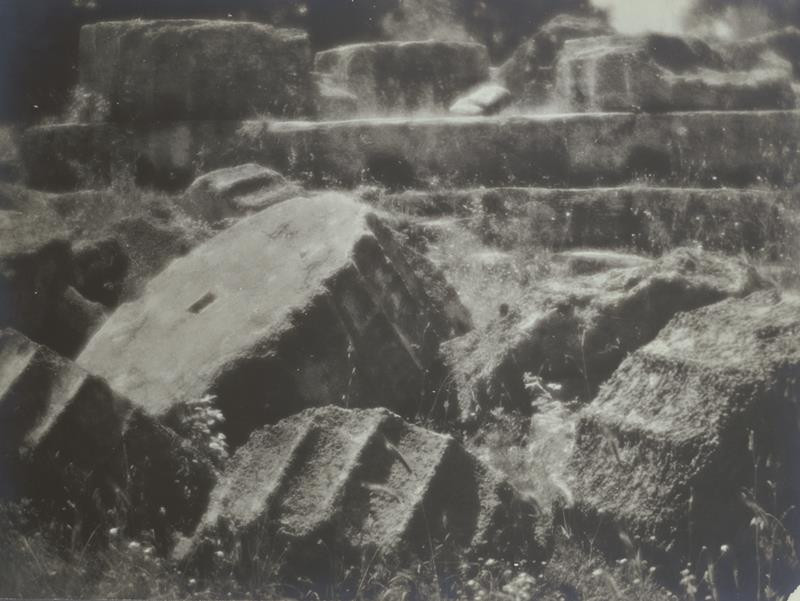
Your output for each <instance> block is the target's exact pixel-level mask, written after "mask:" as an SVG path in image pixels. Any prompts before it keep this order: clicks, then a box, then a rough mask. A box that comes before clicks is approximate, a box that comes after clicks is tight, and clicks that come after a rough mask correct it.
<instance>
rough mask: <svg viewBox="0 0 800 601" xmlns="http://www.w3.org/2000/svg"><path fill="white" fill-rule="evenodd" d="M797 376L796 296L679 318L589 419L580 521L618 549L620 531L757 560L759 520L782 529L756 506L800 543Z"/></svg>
mask: <svg viewBox="0 0 800 601" xmlns="http://www.w3.org/2000/svg"><path fill="white" fill-rule="evenodd" d="M798 374H800V303H799V302H798V299H797V298H796V297H793V296H789V295H787V296H783V297H782V296H781V295H780V294H779V293H778V292H776V291H764V292H758V293H755V294H752V295H750V296H748V297H747V298H744V299H729V300H727V301H724V302H721V303H718V304H715V305H711V306H709V307H706V308H703V309H700V310H697V311H693V312H690V313H683V314H681V315H679V316H677V317H675V318H674V319H673V320H672V321H671V322H670V324H669V325H668V326H667V327H666V328H665V329H664V330H663V331H662V332H661V333H660V334H659V336H658V337H657V338H656V339H655V340H654V341H653V342H651V343H650V344H648V345H647V346H645V347H644V348H642V349H640V350H639V351H638V352H636V353H634V354H633V355H631V356H630V357H629V358H628V359H626V360H625V362H624V363H623V364H622V365H621V366H620V368H619V369H618V370H617V371H616V373H615V374H614V376H613V378H612V379H611V380H610V381H609V382H608V383H607V384H606V385H605V386H604V387H603V389H602V390H601V392H600V394H599V396H598V397H597V399H596V400H595V401H594V402H593V403H592V404H591V405H590V406H589V407H588V408H587V409H586V410H585V411H584V412H583V415H582V417H581V420H580V422H579V424H578V428H577V438H576V446H575V451H574V455H573V457H572V459H571V462H570V466H571V467H570V472H571V486H572V487H573V488H574V493H575V496H576V499H577V502H578V507H577V509H578V512H579V513H582V514H583V515H584V517H585V518H588V519H589V520H590V521H593V522H595V523H597V520H599V521H600V522H602V523H603V524H604V527H608V528H609V530H610V532H609V533H608V536H607V538H606V540H605V543H609V542H610V543H611V544H612V546H613V543H614V541H615V540H617V541H618V538H617V536H616V534H615V533H614V530H615V529H621V530H623V531H625V532H627V533H628V535H629V536H638V537H640V540H641V541H644V544H645V545H648V546H651V547H660V548H661V549H662V550H663V549H666V550H669V551H671V553H673V554H674V555H678V556H680V555H682V554H683V555H684V557H685V556H687V555H688V553H689V552H696V551H697V550H698V549H699V548H700V547H701V546H702V545H705V546H707V547H708V548H709V549H711V550H712V552H715V551H716V550H717V549H719V548H720V545H722V544H726V545H729V546H731V548H732V549H733V550H734V551H735V552H737V553H738V552H739V551H741V552H743V553H744V554H745V555H747V554H748V553H749V554H752V549H753V548H754V546H753V545H754V543H753V541H752V539H751V538H750V536H751V535H752V533H753V532H754V529H753V527H752V525H751V520H752V519H753V518H754V517H755V518H757V519H770V520H771V519H777V518H765V516H764V515H763V514H761V513H760V512H759V511H758V510H756V511H755V513H754V511H753V509H754V508H755V506H756V505H761V506H762V507H764V509H765V510H766V511H768V512H769V513H770V514H772V515H773V516H784V517H787V518H788V521H787V522H786V527H787V528H788V531H790V532H797V527H798V518H797V516H796V515H791V514H793V513H794V512H789V513H788V514H784V513H783V512H784V511H785V510H786V509H787V508H788V507H790V506H792V505H794V506H796V505H797V503H798V501H800V486H798V483H799V481H798V479H797V474H798V469H800V464H798V458H800V453H799V451H800V449H799V448H798V443H799V442H800V435H798V421H797V415H798V399H800V388H798V384H799V383H800V380H798ZM772 526H774V524H766V523H763V522H762V523H761V525H760V526H758V525H756V527H759V528H765V527H767V528H771V527H772ZM590 528H593V526H590ZM592 531H594V530H592ZM748 531H749V532H750V533H751V534H750V535H748ZM594 532H595V534H596V531H594ZM650 537H653V538H652V539H651V538H650ZM598 540H599V539H598ZM648 541H651V542H648ZM748 541H749V542H748ZM741 544H744V548H743V549H739V548H738V546H739V545H741ZM777 549H778V547H776V553H778V555H777V556H776V557H775V559H776V560H777V562H778V563H779V562H780V561H782V560H783V559H788V555H787V556H781V553H782V551H777ZM750 557H751V559H752V555H750ZM739 559H740V564H739V570H740V578H741V582H742V583H743V584H744V586H750V583H751V582H753V581H752V580H748V578H747V576H746V575H745V574H746V572H745V571H744V570H745V563H744V561H743V560H742V557H741V556H740V558H739ZM729 561H730V557H728V558H723V560H722V562H723V563H722V564H720V569H719V570H718V572H720V571H722V570H723V564H724V563H725V562H729ZM726 569H727V568H726ZM774 569H775V570H778V565H777V564H776V565H775V567H774ZM776 574H777V572H776ZM727 575H728V576H730V573H729V574H727ZM776 580H777V579H776ZM723 592H726V591H723ZM722 598H728V597H727V596H725V595H723V597H722ZM731 598H733V597H731Z"/></svg>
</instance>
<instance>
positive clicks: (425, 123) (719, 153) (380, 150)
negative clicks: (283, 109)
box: [21, 110, 800, 189]
mask: <svg viewBox="0 0 800 601" xmlns="http://www.w3.org/2000/svg"><path fill="white" fill-rule="evenodd" d="M798 140H800V111H796V110H793V111H745V112H737V111H727V112H713V111H707V112H685V113H664V114H643V113H642V114H636V113H590V114H564V115H520V116H493V117H437V118H433V117H431V118H372V119H354V120H349V121H323V122H310V121H264V120H262V121H243V122H237V121H227V122H222V121H220V122H209V121H205V122H203V121H199V122H175V123H164V124H160V125H156V124H153V125H151V126H148V127H141V128H133V127H120V126H118V125H113V124H82V125H81V124H61V125H45V126H38V127H33V128H30V129H29V130H27V131H26V132H25V133H24V135H23V137H22V142H21V154H22V157H23V160H24V163H25V166H26V170H27V174H28V181H29V183H30V185H32V186H33V187H42V188H53V189H58V188H69V187H74V186H79V185H87V183H90V182H93V183H95V184H97V183H102V182H108V181H109V180H110V179H111V178H112V177H113V176H114V174H115V173H119V172H125V171H130V170H133V171H134V173H133V175H134V177H135V178H136V179H137V181H139V182H140V183H148V184H154V185H159V186H162V187H170V186H171V187H173V188H176V187H177V188H179V187H184V186H186V185H188V184H189V183H190V182H191V181H192V180H193V179H194V177H195V176H197V175H199V172H201V171H207V170H209V169H214V168H220V167H225V166H231V165H236V164H241V163H245V162H256V163H259V164H262V165H267V166H270V167H273V168H276V169H278V170H279V171H281V172H283V173H285V174H287V175H290V176H292V177H296V178H298V179H301V180H303V181H305V182H306V183H308V184H311V185H314V186H324V187H334V186H340V187H351V186H356V185H359V184H362V183H367V182H377V183H379V184H382V185H385V186H388V187H390V188H414V187H417V188H431V187H439V186H507V185H542V186H547V187H564V186H579V187H584V186H586V187H588V186H598V185H618V184H622V183H630V182H637V181H648V182H651V183H654V184H655V183H657V184H661V185H670V186H704V187H717V186H721V185H729V186H733V187H744V186H750V185H758V184H761V185H767V184H769V185H776V186H791V185H794V184H796V183H798V181H800V154H799V153H798Z"/></svg>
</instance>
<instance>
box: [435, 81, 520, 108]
mask: <svg viewBox="0 0 800 601" xmlns="http://www.w3.org/2000/svg"><path fill="white" fill-rule="evenodd" d="M510 103H511V92H509V91H508V90H507V89H506V88H504V87H503V86H501V85H497V84H493V83H487V84H484V85H481V86H479V87H477V88H476V89H475V90H473V91H471V92H468V93H467V94H465V95H464V96H461V97H460V98H459V99H458V100H456V101H455V102H454V103H453V105H452V106H451V107H450V112H451V113H453V114H454V115H464V116H477V115H494V114H495V113H499V112H500V111H501V110H503V109H504V108H505V107H506V106H508V105H509V104H510Z"/></svg>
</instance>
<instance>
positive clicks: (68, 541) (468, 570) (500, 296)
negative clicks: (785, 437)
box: [0, 180, 800, 601]
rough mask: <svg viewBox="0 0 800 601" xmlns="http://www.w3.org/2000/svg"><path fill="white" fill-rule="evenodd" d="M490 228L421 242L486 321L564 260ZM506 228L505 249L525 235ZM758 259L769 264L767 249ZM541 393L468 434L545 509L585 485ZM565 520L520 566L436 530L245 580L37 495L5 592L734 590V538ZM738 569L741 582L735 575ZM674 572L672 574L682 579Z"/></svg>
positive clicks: (766, 517) (129, 190) (761, 590)
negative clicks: (724, 585)
mask: <svg viewBox="0 0 800 601" xmlns="http://www.w3.org/2000/svg"><path fill="white" fill-rule="evenodd" d="M16 193H17V192H16V191H14V190H12V191H10V192H9V194H16ZM108 194H110V195H111V196H109V198H113V197H114V196H116V199H117V200H115V201H114V202H115V203H117V202H118V205H116V204H115V205H114V206H113V207H111V208H110V209H109V210H110V211H111V213H110V215H111V216H110V217H108V218H106V217H104V218H103V221H106V220H107V219H111V218H112V217H113V218H115V219H116V218H119V217H120V216H121V215H122V214H124V213H125V212H126V211H133V212H134V213H138V212H139V211H145V212H147V213H148V214H152V213H153V212H155V213H156V214H158V212H159V210H160V209H159V207H160V206H161V204H163V203H164V202H167V203H168V204H169V203H170V202H172V201H171V200H170V199H168V198H167V199H166V200H165V198H163V197H162V196H161V195H159V194H157V193H151V192H145V191H142V190H139V189H138V188H136V187H135V186H132V185H131V184H130V183H129V182H125V181H122V180H121V181H118V182H117V184H116V185H115V187H114V188H112V190H111V191H110V192H109V193H108ZM10 202H11V201H9V203H10ZM15 202H16V201H15ZM131 207H134V208H133V209H132V208H131ZM117 211H120V212H121V213H117ZM191 225H192V226H193V227H195V226H194V225H193V224H191ZM450 225H452V223H451V224H450ZM489 225H491V224H489ZM501 225H502V224H501ZM518 225H519V227H520V228H523V229H521V230H520V231H519V232H517V231H516V230H515V231H512V232H511V234H509V235H510V236H511V238H513V239H514V240H516V239H518V237H522V236H528V235H529V232H528V233H526V232H527V230H526V229H525V228H524V227H523V226H524V224H523V223H522V222H520V224H518ZM406 226H407V227H406V230H407V233H409V235H417V234H419V229H418V224H416V223H413V220H412V219H411V218H410V217H409V219H408V222H407V224H406ZM512 226H514V227H517V226H516V225H514V224H512ZM427 227H430V224H428V226H427ZM487 227H488V226H487ZM492 228H494V226H492ZM492 232H494V229H492V230H491V231H490V232H489V233H490V234H491V233H492ZM497 232H500V233H497ZM497 232H495V233H497V236H499V235H500V234H502V233H503V230H502V228H497ZM492 235H495V234H492ZM665 236H666V235H665ZM485 238H486V235H485V232H483V233H481V232H477V233H476V232H475V230H474V227H473V226H472V225H470V227H467V228H463V229H462V228H458V227H456V228H454V229H449V230H448V231H447V232H445V234H444V235H442V234H441V232H439V233H438V237H437V232H435V231H434V232H424V235H420V237H419V240H418V241H417V244H418V245H419V246H421V247H422V246H426V248H425V250H426V251H427V252H428V254H430V255H431V256H433V258H434V259H437V260H438V262H439V263H440V264H443V265H446V266H447V268H448V272H449V273H448V276H449V278H450V280H451V282H452V283H453V284H454V285H455V286H456V288H458V289H459V290H460V291H461V294H462V296H463V297H464V299H465V301H467V302H468V303H469V304H471V305H472V307H473V308H474V309H473V311H474V312H475V313H476V316H477V319H476V321H477V322H478V323H484V322H488V321H490V320H491V319H492V318H494V317H495V316H496V315H497V312H498V310H499V309H500V306H501V305H502V304H506V303H508V304H513V303H514V301H515V300H516V299H517V298H520V297H521V296H522V294H523V292H524V290H525V288H526V286H527V284H528V283H529V281H531V280H532V279H538V278H541V277H548V276H550V275H551V271H552V269H553V267H552V265H551V261H550V256H551V249H548V248H542V247H541V246H539V247H530V248H527V249H526V252H527V254H525V253H521V254H520V253H514V254H513V255H511V254H509V253H506V252H505V251H503V250H502V249H501V248H498V247H497V245H491V244H487V243H486V240H485ZM498 239H499V240H500V242H501V243H502V244H501V246H502V245H506V244H511V243H510V242H508V241H507V240H506V239H505V238H502V237H501V238H498ZM511 245H512V246H513V244H511ZM463 248H471V249H476V253H478V254H480V253H482V252H483V253H484V254H483V255H482V256H477V257H476V256H475V255H470V256H465V255H463V254H462V253H461V251H460V250H459V249H463ZM484 251H485V252H484ZM792 256H794V255H792ZM755 260H756V261H757V262H762V263H763V262H765V259H764V258H763V257H758V258H756V259H755ZM792 265H793V262H792V260H790V259H789V258H787V259H786V260H785V261H784V262H783V266H782V269H784V270H790V271H791V270H792V269H795V270H796V267H792ZM781 273H784V271H781ZM529 391H530V392H531V396H532V402H533V403H534V404H535V405H536V408H537V412H536V414H535V415H534V416H533V417H532V418H531V417H521V416H519V415H516V414H513V413H499V412H498V413H493V414H490V416H489V418H488V419H487V421H486V422H484V423H483V424H482V425H481V429H480V433H479V434H477V435H475V436H473V437H471V438H468V439H467V440H466V443H467V446H468V447H470V448H471V449H472V450H473V451H474V452H476V453H477V454H478V455H479V456H481V457H482V458H483V459H484V460H485V461H487V463H489V464H490V465H491V466H493V467H495V468H496V469H498V470H500V471H502V472H503V473H505V474H506V476H507V477H508V478H509V479H510V480H511V481H512V483H513V484H515V486H516V487H517V488H518V489H519V490H520V491H521V492H522V493H524V494H529V495H531V496H533V497H535V498H537V499H538V500H539V501H540V503H541V504H542V505H543V506H546V507H550V506H552V505H558V504H559V503H561V504H565V503H566V504H569V503H570V502H571V498H570V495H571V493H570V491H569V489H568V487H567V485H566V484H565V483H563V482H561V481H559V480H558V478H557V476H558V473H559V472H560V471H561V469H560V468H561V467H562V466H563V464H564V462H565V461H566V459H567V457H568V454H569V444H570V440H571V432H572V430H571V428H572V423H573V420H574V411H573V409H574V407H572V406H570V405H569V404H568V403H567V404H565V403H562V402H558V401H554V400H553V399H552V398H551V395H550V394H549V391H548V389H547V387H546V385H542V384H541V383H538V382H536V379H535V377H534V376H531V377H530V378H529ZM206 405H207V404H202V405H201V406H200V407H198V408H196V409H197V411H195V412H193V413H192V414H191V415H190V416H189V418H188V422H187V423H188V426H187V428H188V430H187V433H186V435H187V437H189V438H191V439H193V440H194V441H195V443H196V444H200V443H204V444H205V445H206V446H207V447H208V449H209V451H210V452H211V453H212V457H211V459H212V460H216V461H217V462H222V461H224V459H225V457H226V456H227V447H226V445H225V441H224V439H223V440H220V439H219V438H218V437H217V436H216V434H215V432H213V428H212V429H209V428H208V427H207V426H208V418H209V417H210V418H213V419H217V417H218V416H216V415H210V414H208V407H207V406H206ZM198 441H199V442H198ZM757 451H758V449H757V448H756V445H755V444H753V471H754V475H753V487H752V490H750V491H749V494H748V496H747V500H748V502H749V505H748V507H750V508H751V510H752V513H753V522H752V529H753V534H754V536H753V545H754V548H753V553H754V557H755V558H756V559H757V562H758V580H759V587H758V593H757V598H756V599H754V600H752V601H785V595H782V594H781V593H780V592H779V591H778V589H779V588H780V587H779V586H778V583H777V582H776V574H777V573H778V572H779V571H780V569H781V568H780V567H779V564H782V563H788V564H789V569H791V564H795V567H797V565H796V564H798V563H800V562H797V557H796V556H795V555H794V552H795V551H794V550H795V548H796V547H797V541H795V540H794V539H793V537H792V535H791V533H790V532H788V531H787V527H786V526H785V525H784V522H785V518H786V515H778V514H777V512H776V510H775V509H774V508H773V504H772V503H771V501H770V499H769V497H768V496H767V497H765V496H764V493H763V491H764V490H768V489H769V488H770V486H769V482H768V478H767V477H766V476H765V475H764V474H762V473H761V472H760V471H759V466H760V465H761V464H762V463H763V461H762V460H761V459H760V458H759V457H758V453H757ZM556 515H558V513H557V512H556ZM554 527H555V549H554V554H553V556H552V557H551V558H550V560H549V561H547V562H545V563H530V562H523V563H520V564H508V563H504V562H502V561H499V560H497V559H494V558H477V557H468V556H465V555H462V554H459V553H458V552H456V551H454V550H453V549H450V548H448V547H447V545H445V544H441V543H438V544H437V543H435V542H434V541H432V544H431V553H430V556H428V557H425V558H422V559H419V560H417V561H415V562H412V563H411V565H405V566H399V565H396V564H394V563H392V562H391V561H389V560H387V559H385V558H381V557H378V556H376V555H374V554H373V555H366V556H364V557H362V558H361V560H360V562H357V565H341V564H340V562H339V561H337V558H336V557H334V556H332V558H331V573H332V574H333V576H332V577H331V579H330V582H328V583H327V584H322V585H321V584H320V583H312V582H302V581H301V582H292V583H291V584H287V583H286V582H282V581H280V577H279V575H278V572H277V571H276V569H275V568H274V566H272V565H270V564H269V563H266V564H264V565H263V566H261V570H259V574H258V577H257V578H255V579H251V580H248V581H242V580H237V579H236V578H235V575H234V571H233V569H232V566H231V565H230V564H229V562H228V559H227V558H225V557H221V558H219V561H218V562H217V564H216V568H215V569H216V570H217V571H216V572H215V573H214V574H213V575H212V576H213V578H210V579H206V580H205V581H204V580H202V579H199V578H195V577H194V576H191V575H190V574H188V573H187V572H185V571H184V570H183V568H182V567H181V566H179V565H177V564H175V563H173V562H171V561H170V560H169V559H168V558H166V557H159V556H158V555H157V553H156V552H155V550H154V546H153V545H152V544H151V542H150V541H149V540H148V536H147V535H146V534H145V535H142V536H139V537H138V538H136V539H132V538H130V537H129V536H126V534H125V531H124V528H122V527H120V526H116V525H114V524H113V523H112V524H107V525H104V528H106V529H107V530H108V534H109V536H108V538H109V542H108V544H105V543H103V544H100V543H98V542H96V541H92V540H90V541H89V542H88V543H79V542H76V541H74V540H73V538H74V537H72V536H71V533H70V530H71V528H70V525H69V524H58V523H52V522H50V521H48V520H47V519H46V518H44V517H43V516H42V515H40V514H38V513H37V510H36V509H35V507H34V506H33V505H32V504H31V503H29V502H23V503H19V504H9V503H6V504H4V505H2V506H0V597H28V598H30V597H62V598H64V597H66V598H167V597H168V598H176V599H177V598H180V599H193V598H207V597H215V598H227V597H234V598H253V599H255V598H259V599H283V598H286V597H287V596H288V597H291V598H297V599H330V600H331V601H338V600H340V599H341V600H345V599H364V600H367V599H380V600H385V601H395V600H397V601H401V600H402V601H410V600H414V599H455V598H457V599H465V600H470V601H472V600H474V601H529V600H530V601H532V600H534V599H536V600H543V601H578V600H584V601H590V600H596V601H600V600H625V601H627V600H636V601H649V600H653V601H660V600H662V599H663V600H676V601H701V600H702V601H705V599H711V600H712V601H727V599H726V598H725V597H723V596H722V593H721V592H720V590H718V588H717V586H716V584H715V583H716V582H717V580H718V578H719V577H720V576H721V575H723V572H725V571H726V570H727V571H734V570H735V567H733V568H731V564H730V562H729V557H730V555H729V554H730V550H729V549H722V548H721V549H714V550H708V549H706V550H704V551H703V553H702V554H701V556H700V557H699V558H697V561H695V562H693V563H692V564H691V565H688V566H684V567H681V568H680V570H676V569H675V568H674V567H672V566H662V565H651V564H649V563H648V562H647V560H646V559H644V558H643V557H642V555H641V553H640V552H639V550H638V548H637V544H636V541H635V540H634V541H630V539H628V540H629V541H630V543H629V544H628V545H626V546H625V548H626V552H625V554H624V556H621V557H615V558H609V557H604V556H603V555H602V554H601V553H600V551H599V550H598V549H597V548H596V546H595V545H594V544H593V543H594V541H592V540H591V538H586V537H584V536H581V535H580V534H579V533H576V532H573V531H572V530H571V529H570V527H569V525H568V523H567V521H566V520H561V519H557V520H555V525H554ZM687 527H691V526H690V525H687ZM112 531H113V532H112ZM620 536H625V535H624V533H620ZM104 538H105V537H104ZM787 558H788V560H789V561H788V562H785V561H784V560H785V559H787ZM796 573H800V572H796ZM732 576H733V580H734V581H735V579H736V578H735V574H734V573H732ZM664 583H671V588H670V589H668V588H666V587H665V584H664ZM747 601H750V600H747Z"/></svg>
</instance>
